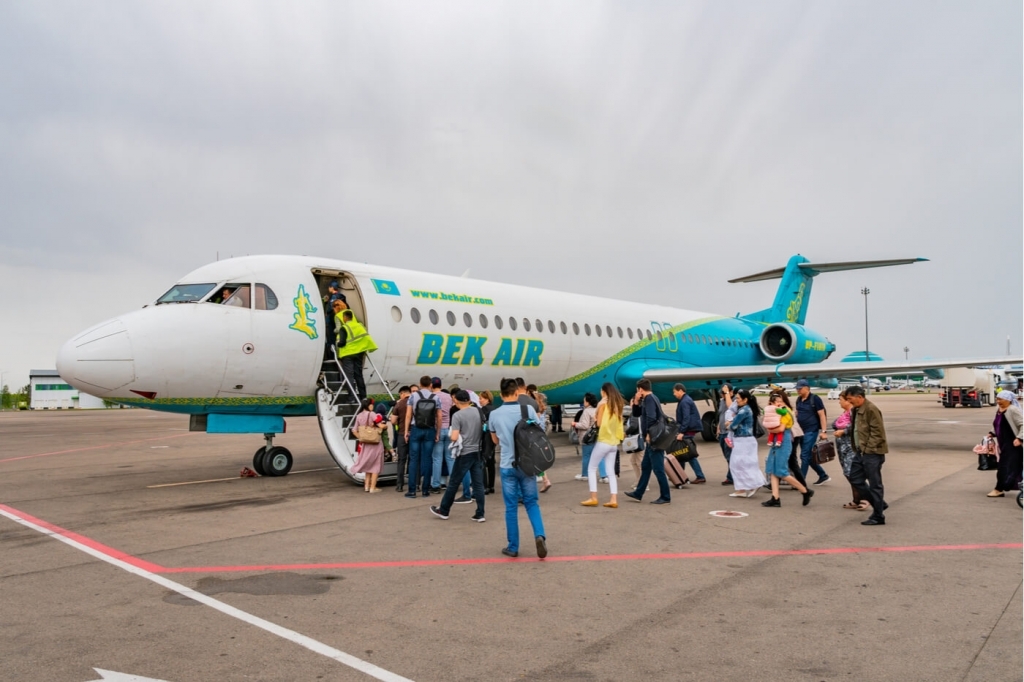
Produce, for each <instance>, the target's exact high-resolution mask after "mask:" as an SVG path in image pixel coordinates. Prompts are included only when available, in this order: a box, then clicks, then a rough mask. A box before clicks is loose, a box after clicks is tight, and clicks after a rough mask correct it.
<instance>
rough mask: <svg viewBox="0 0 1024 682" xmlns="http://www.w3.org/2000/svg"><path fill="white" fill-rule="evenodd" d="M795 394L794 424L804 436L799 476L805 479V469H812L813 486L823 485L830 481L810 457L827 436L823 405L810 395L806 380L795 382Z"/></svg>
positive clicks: (801, 444)
mask: <svg viewBox="0 0 1024 682" xmlns="http://www.w3.org/2000/svg"><path fill="white" fill-rule="evenodd" d="M796 392H797V399H796V423H797V424H799V425H800V428H801V429H803V431H804V436H803V438H801V439H800V441H799V443H800V476H801V478H804V479H806V478H807V469H808V468H812V469H814V473H816V474H818V480H817V481H815V482H814V485H824V484H825V483H828V482H829V481H831V480H832V479H831V478H830V477H829V475H828V474H826V473H825V470H824V469H822V468H821V465H820V464H816V463H815V462H814V460H813V459H812V456H811V455H812V452H813V449H814V444H815V443H817V442H818V441H819V440H826V439H827V438H828V434H827V433H825V432H826V430H827V423H826V422H825V403H823V402H822V401H821V398H820V397H818V396H816V395H814V394H813V393H811V385H810V384H809V383H807V380H806V379H800V380H799V381H798V382H796ZM793 447H796V443H794V444H793Z"/></svg>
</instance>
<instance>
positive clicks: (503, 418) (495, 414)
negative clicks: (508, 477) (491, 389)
mask: <svg viewBox="0 0 1024 682" xmlns="http://www.w3.org/2000/svg"><path fill="white" fill-rule="evenodd" d="M526 411H527V414H529V415H530V421H537V410H535V409H533V406H532V405H531V406H528V407H527V408H526ZM521 419H522V414H521V412H520V409H519V403H518V402H515V403H505V404H503V405H502V406H501V407H498V408H496V409H494V410H492V411H491V416H490V417H488V418H487V423H488V425H489V427H490V430H491V432H493V433H496V434H498V443H500V444H501V468H502V469H511V468H512V462H513V461H515V456H516V436H515V433H516V424H518V423H519V421H520V420H521Z"/></svg>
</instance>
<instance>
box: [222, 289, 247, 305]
mask: <svg viewBox="0 0 1024 682" xmlns="http://www.w3.org/2000/svg"><path fill="white" fill-rule="evenodd" d="M251 298H252V297H251V296H250V291H249V285H248V284H243V285H241V286H239V287H238V288H237V289H235V291H234V293H232V294H231V296H229V297H228V298H227V300H225V301H224V305H229V306H232V307H234V308H249V307H251Z"/></svg>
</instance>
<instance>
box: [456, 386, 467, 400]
mask: <svg viewBox="0 0 1024 682" xmlns="http://www.w3.org/2000/svg"><path fill="white" fill-rule="evenodd" d="M455 399H456V400H458V401H459V402H460V403H468V402H469V391H466V390H464V389H460V390H458V391H456V392H455Z"/></svg>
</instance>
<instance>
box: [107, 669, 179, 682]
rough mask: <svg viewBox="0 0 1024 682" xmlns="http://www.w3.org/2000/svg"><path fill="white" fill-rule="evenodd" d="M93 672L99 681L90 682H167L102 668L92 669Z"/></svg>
mask: <svg viewBox="0 0 1024 682" xmlns="http://www.w3.org/2000/svg"><path fill="white" fill-rule="evenodd" d="M93 670H95V671H96V672H97V673H98V674H99V676H100V679H98V680H93V681H92V682H167V681H166V680H154V679H153V678H152V677H142V676H141V675H128V674H126V673H119V672H116V671H114V670H103V669H102V668H93Z"/></svg>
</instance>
